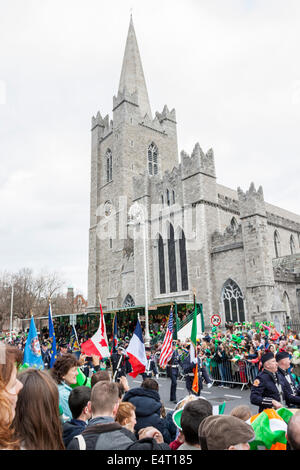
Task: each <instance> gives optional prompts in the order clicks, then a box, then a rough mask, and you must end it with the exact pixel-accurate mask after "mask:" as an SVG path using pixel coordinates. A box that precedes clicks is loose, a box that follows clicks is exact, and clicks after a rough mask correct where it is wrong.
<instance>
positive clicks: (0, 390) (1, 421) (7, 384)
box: [0, 342, 23, 450]
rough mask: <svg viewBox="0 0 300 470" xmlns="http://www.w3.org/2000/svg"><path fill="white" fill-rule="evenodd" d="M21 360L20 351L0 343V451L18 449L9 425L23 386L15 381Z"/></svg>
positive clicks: (18, 445)
mask: <svg viewBox="0 0 300 470" xmlns="http://www.w3.org/2000/svg"><path fill="white" fill-rule="evenodd" d="M22 358H23V353H22V351H20V350H19V349H17V348H14V347H12V346H8V345H6V344H5V343H3V342H0V449H7V450H8V449H11V450H17V449H19V448H20V444H19V441H18V439H16V438H15V436H14V430H13V428H12V427H11V423H12V421H13V419H14V416H15V409H16V404H17V400H18V394H19V392H20V390H21V389H22V386H23V385H22V384H21V382H20V381H19V380H18V379H17V366H18V365H20V364H21V363H22Z"/></svg>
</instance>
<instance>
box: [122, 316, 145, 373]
mask: <svg viewBox="0 0 300 470" xmlns="http://www.w3.org/2000/svg"><path fill="white" fill-rule="evenodd" d="M126 353H127V355H128V357H129V362H130V364H131V367H132V372H130V374H129V375H131V376H132V377H134V378H135V377H136V376H137V375H139V374H143V372H145V370H146V364H147V358H146V351H145V345H144V341H143V334H142V328H141V325H140V322H139V321H138V322H137V325H136V327H135V330H134V333H133V336H132V338H131V340H130V343H129V345H128V348H127V349H126Z"/></svg>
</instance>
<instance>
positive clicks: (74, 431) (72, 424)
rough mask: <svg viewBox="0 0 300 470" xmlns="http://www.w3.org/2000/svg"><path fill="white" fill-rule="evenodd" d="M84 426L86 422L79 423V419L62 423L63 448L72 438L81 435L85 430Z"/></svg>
mask: <svg viewBox="0 0 300 470" xmlns="http://www.w3.org/2000/svg"><path fill="white" fill-rule="evenodd" d="M86 426H87V424H86V422H85V421H81V420H80V419H71V420H70V421H67V422H66V423H64V425H63V441H64V444H65V447H67V446H68V444H69V443H70V442H71V440H72V439H73V437H74V436H78V434H81V433H82V432H83V431H84V430H85V428H86Z"/></svg>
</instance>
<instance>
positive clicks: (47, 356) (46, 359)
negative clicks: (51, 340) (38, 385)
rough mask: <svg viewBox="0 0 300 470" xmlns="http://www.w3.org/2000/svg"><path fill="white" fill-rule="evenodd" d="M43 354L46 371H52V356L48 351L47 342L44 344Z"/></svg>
mask: <svg viewBox="0 0 300 470" xmlns="http://www.w3.org/2000/svg"><path fill="white" fill-rule="evenodd" d="M41 353H42V359H43V362H44V366H45V369H50V361H51V356H50V351H49V349H48V343H46V342H44V343H42V348H41Z"/></svg>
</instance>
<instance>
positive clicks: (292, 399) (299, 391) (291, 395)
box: [276, 351, 300, 408]
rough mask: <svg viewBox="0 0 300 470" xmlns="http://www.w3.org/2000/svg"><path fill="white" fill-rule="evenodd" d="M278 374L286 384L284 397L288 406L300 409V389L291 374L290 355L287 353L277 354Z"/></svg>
mask: <svg viewBox="0 0 300 470" xmlns="http://www.w3.org/2000/svg"><path fill="white" fill-rule="evenodd" d="M276 361H277V364H278V374H280V375H282V377H283V378H284V382H285V387H284V397H285V401H286V405H287V406H288V407H290V408H300V387H299V386H297V385H296V383H295V381H294V378H293V377H292V375H291V373H290V372H289V368H290V366H291V361H290V355H289V353H288V352H286V351H282V352H278V353H277V354H276Z"/></svg>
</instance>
